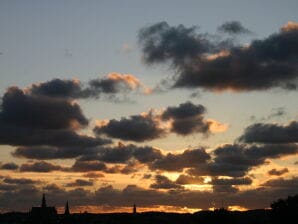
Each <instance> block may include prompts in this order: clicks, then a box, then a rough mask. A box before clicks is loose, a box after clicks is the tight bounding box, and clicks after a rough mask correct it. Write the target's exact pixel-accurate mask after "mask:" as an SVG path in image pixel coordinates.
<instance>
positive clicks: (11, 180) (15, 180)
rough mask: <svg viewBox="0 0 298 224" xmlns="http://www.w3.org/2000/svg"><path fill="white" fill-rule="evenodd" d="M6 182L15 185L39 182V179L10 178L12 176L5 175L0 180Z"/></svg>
mask: <svg viewBox="0 0 298 224" xmlns="http://www.w3.org/2000/svg"><path fill="white" fill-rule="evenodd" d="M2 181H3V182H4V183H6V184H17V185H19V184H20V185H31V184H37V183H40V181H37V180H32V179H28V178H12V177H5V178H4V179H3V180H2Z"/></svg>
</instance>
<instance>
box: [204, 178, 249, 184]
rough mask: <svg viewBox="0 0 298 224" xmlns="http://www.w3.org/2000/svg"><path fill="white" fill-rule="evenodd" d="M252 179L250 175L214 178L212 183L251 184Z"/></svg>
mask: <svg viewBox="0 0 298 224" xmlns="http://www.w3.org/2000/svg"><path fill="white" fill-rule="evenodd" d="M251 183H252V179H251V178H249V177H244V178H232V179H227V178H213V179H212V181H211V182H210V184H212V185H250V184H251Z"/></svg>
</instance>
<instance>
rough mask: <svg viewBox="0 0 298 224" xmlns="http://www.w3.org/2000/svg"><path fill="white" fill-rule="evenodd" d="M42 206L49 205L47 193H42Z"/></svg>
mask: <svg viewBox="0 0 298 224" xmlns="http://www.w3.org/2000/svg"><path fill="white" fill-rule="evenodd" d="M41 207H42V208H46V207H47V202H46V195H45V193H43V194H42V201H41Z"/></svg>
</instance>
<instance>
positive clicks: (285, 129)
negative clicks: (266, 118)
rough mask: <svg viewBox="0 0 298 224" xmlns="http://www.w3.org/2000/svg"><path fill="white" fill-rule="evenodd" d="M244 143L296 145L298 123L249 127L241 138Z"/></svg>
mask: <svg viewBox="0 0 298 224" xmlns="http://www.w3.org/2000/svg"><path fill="white" fill-rule="evenodd" d="M239 140H240V141H243V142H248V143H252V142H260V143H295V142H298V122H297V121H292V122H291V123H289V124H288V125H278V124H263V123H257V124H253V125H251V126H249V127H247V128H246V129H245V131H244V134H243V135H242V136H241V137H240V138H239Z"/></svg>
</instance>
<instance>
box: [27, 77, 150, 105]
mask: <svg viewBox="0 0 298 224" xmlns="http://www.w3.org/2000/svg"><path fill="white" fill-rule="evenodd" d="M27 91H28V92H29V93H30V94H31V95H35V96H46V97H55V98H62V99H87V98H99V97H101V96H104V97H108V98H111V97H112V98H115V95H116V94H128V93H130V92H133V91H135V92H138V91H139V92H141V93H143V94H150V93H151V89H150V88H148V87H147V86H145V85H144V84H143V83H142V82H141V81H140V80H139V79H138V78H137V77H135V76H134V75H132V74H121V73H109V74H107V75H106V76H104V77H100V78H96V79H91V80H90V81H89V82H88V83H86V84H84V83H81V81H80V80H78V79H57V78H56V79H52V80H50V81H47V82H42V83H35V84H32V85H31V86H30V87H28V88H27Z"/></svg>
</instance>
